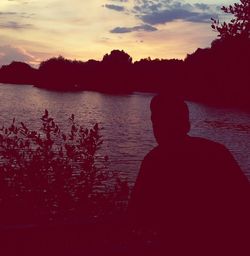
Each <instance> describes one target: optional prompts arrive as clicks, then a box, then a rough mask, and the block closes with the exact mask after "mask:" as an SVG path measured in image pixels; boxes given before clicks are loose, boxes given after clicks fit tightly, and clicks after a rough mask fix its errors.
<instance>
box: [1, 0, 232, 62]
mask: <svg viewBox="0 0 250 256" xmlns="http://www.w3.org/2000/svg"><path fill="white" fill-rule="evenodd" d="M234 2H235V1H232V0H224V1H222V0H190V1H188V0H187V1H182V0H176V1H175V0H70V1H69V0H42V1H41V0H0V36H1V41H0V66H1V65H3V64H9V63H10V62H11V61H13V60H18V61H25V62H27V63H30V64H32V65H37V64H39V63H40V61H42V60H45V59H48V58H50V57H53V56H58V55H63V56H64V57H66V58H70V59H78V60H83V61H85V60H88V59H99V60H100V59H102V57H103V55H104V54H105V53H109V52H110V51H111V50H113V49H120V50H122V49H123V50H124V51H126V52H127V53H129V54H130V55H131V56H132V57H133V60H138V59H141V58H146V57H149V56H150V57H151V58H185V56H186V54H187V53H192V52H193V51H194V50H196V49H197V48H198V47H207V46H209V45H210V43H211V41H212V40H213V39H215V38H216V36H217V34H216V33H215V32H213V31H212V29H211V27H210V24H211V21H210V18H211V17H215V18H216V17H219V18H221V19H225V17H224V15H222V11H221V10H220V7H221V6H222V5H228V4H231V3H234Z"/></svg>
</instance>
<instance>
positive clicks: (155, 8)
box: [132, 0, 217, 25]
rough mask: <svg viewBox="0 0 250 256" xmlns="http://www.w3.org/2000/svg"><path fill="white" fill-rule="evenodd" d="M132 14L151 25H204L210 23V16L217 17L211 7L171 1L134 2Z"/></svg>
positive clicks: (143, 0) (142, 0)
mask: <svg viewBox="0 0 250 256" xmlns="http://www.w3.org/2000/svg"><path fill="white" fill-rule="evenodd" d="M132 12H133V13H134V14H135V16H136V17H137V18H139V19H141V20H142V21H143V22H145V23H148V24H151V25H157V24H164V23H166V22H171V21H174V20H184V21H191V22H200V23H204V22H210V18H211V17H212V16H213V17H214V16H217V15H216V14H215V13H217V10H216V8H215V7H213V6H212V5H209V4H204V3H195V4H189V3H185V2H181V1H173V0H165V1H163V0H151V1H148V0H135V5H134V7H133V10H132Z"/></svg>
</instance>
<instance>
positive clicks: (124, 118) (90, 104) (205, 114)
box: [0, 84, 250, 184]
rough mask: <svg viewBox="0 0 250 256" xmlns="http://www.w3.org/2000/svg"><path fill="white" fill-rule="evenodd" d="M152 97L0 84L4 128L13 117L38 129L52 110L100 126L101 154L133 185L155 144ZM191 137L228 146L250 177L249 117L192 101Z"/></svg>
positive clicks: (0, 119)
mask: <svg viewBox="0 0 250 256" xmlns="http://www.w3.org/2000/svg"><path fill="white" fill-rule="evenodd" d="M152 96H153V94H145V93H134V94H131V95H118V96H117V95H109V94H101V93H97V92H77V93H63V92H51V91H46V90H41V89H38V88H34V87H32V86H28V85H27V86H26V85H25V86H23V85H2V84H0V98H1V101H0V109H1V114H0V125H1V124H5V125H8V124H10V123H11V121H12V118H13V117H15V118H16V119H17V121H23V122H24V123H26V124H27V125H28V126H29V127H31V128H39V127H40V123H39V118H40V117H41V116H42V114H43V113H44V109H45V108H46V109H48V110H49V113H50V114H51V116H52V117H54V118H55V120H56V121H57V123H59V124H61V125H65V122H66V123H67V119H68V118H69V117H70V116H71V114H72V113H74V114H75V116H76V119H77V120H78V123H79V124H82V125H84V126H86V127H90V126H91V125H92V124H95V123H96V122H98V123H99V124H100V125H101V127H103V128H104V129H103V130H102V135H103V138H104V144H103V147H102V152H101V153H102V154H104V155H105V154H107V155H109V157H110V160H111V169H113V170H118V171H119V172H120V173H121V174H122V175H123V176H124V177H128V180H129V182H130V184H133V182H134V180H135V178H136V176H137V173H138V169H139V166H140V162H141V160H142V159H143V157H144V155H145V154H146V153H147V152H148V151H149V150H150V149H151V148H152V147H153V146H155V145H156V144H155V140H154V137H153V135H152V128H151V124H150V112H149V103H150V100H151V98H152ZM188 105H189V109H190V118H191V125H192V129H191V132H190V134H191V135H196V136H202V137H206V138H209V139H212V140H214V141H218V142H221V143H223V144H224V145H226V146H227V147H228V148H229V149H230V151H231V152H232V153H233V155H234V157H235V158H236V159H237V161H238V162H239V164H240V166H241V167H242V170H243V171H244V173H245V174H246V175H247V176H248V178H250V157H249V156H250V113H245V112H243V111H240V110H236V109H227V108H220V109H218V108H214V107H208V106H205V105H202V104H197V103H192V102H188Z"/></svg>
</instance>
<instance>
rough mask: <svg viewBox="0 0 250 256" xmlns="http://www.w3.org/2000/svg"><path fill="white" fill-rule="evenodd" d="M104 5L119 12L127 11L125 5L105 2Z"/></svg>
mask: <svg viewBox="0 0 250 256" xmlns="http://www.w3.org/2000/svg"><path fill="white" fill-rule="evenodd" d="M104 7H106V8H108V9H111V10H115V11H118V12H123V11H125V8H124V6H120V5H115V4H105V5H104Z"/></svg>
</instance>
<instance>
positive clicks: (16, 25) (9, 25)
mask: <svg viewBox="0 0 250 256" xmlns="http://www.w3.org/2000/svg"><path fill="white" fill-rule="evenodd" d="M0 28H6V29H14V30H19V29H29V28H32V25H31V24H21V23H18V22H15V21H8V22H4V23H0Z"/></svg>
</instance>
